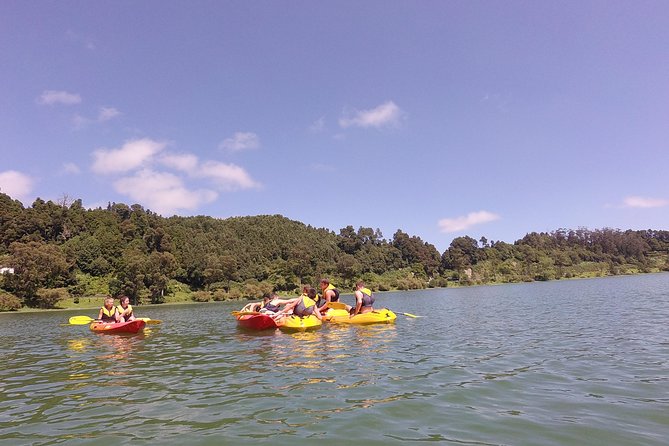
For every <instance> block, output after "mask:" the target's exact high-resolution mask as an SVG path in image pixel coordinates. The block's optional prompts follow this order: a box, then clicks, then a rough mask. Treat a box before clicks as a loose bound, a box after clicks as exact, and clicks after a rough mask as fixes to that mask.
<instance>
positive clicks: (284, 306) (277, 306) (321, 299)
mask: <svg viewBox="0 0 669 446" xmlns="http://www.w3.org/2000/svg"><path fill="white" fill-rule="evenodd" d="M319 287H320V289H321V292H320V293H318V292H317V291H316V289H315V288H314V287H312V286H309V285H307V286H305V287H303V288H302V294H301V295H300V296H298V297H295V298H292V299H282V298H280V297H279V296H278V295H277V294H276V293H270V294H267V295H265V296H264V297H263V300H262V302H252V303H249V304H247V305H246V306H245V307H244V308H242V311H253V312H260V313H265V314H268V315H270V316H272V317H274V318H275V319H278V318H281V317H283V316H286V315H289V314H294V315H296V316H300V317H304V316H310V315H314V316H316V317H317V318H318V319H322V318H323V314H324V313H325V312H326V311H327V310H328V309H330V308H333V306H332V304H333V303H335V302H339V290H338V289H337V288H336V287H335V286H334V285H332V284H331V283H330V281H329V280H328V279H321V281H320V282H319ZM354 295H355V305H353V306H351V305H346V304H343V303H340V304H339V308H345V309H346V310H347V311H348V312H349V314H350V315H351V317H353V316H355V315H356V314H362V313H368V312H370V311H374V307H373V304H374V295H373V294H372V291H371V290H370V289H369V288H367V287H365V283H364V282H362V281H359V282H357V283H356V284H355V292H354Z"/></svg>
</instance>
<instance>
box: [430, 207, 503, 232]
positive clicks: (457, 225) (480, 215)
mask: <svg viewBox="0 0 669 446" xmlns="http://www.w3.org/2000/svg"><path fill="white" fill-rule="evenodd" d="M499 219H500V216H499V215H497V214H493V213H492V212H488V211H478V212H470V213H469V214H467V215H465V216H461V217H456V218H444V219H441V220H439V223H438V224H439V229H440V231H441V232H459V231H464V230H465V229H469V228H470V227H472V226H475V225H480V224H482V223H488V222H490V221H495V220H499Z"/></svg>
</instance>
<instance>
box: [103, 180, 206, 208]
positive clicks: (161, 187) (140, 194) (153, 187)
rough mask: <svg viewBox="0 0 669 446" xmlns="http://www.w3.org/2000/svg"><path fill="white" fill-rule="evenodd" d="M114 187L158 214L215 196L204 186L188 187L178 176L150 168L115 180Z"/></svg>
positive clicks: (198, 204)
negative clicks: (198, 187) (200, 187)
mask: <svg viewBox="0 0 669 446" xmlns="http://www.w3.org/2000/svg"><path fill="white" fill-rule="evenodd" d="M114 188H115V189H116V191H117V192H119V193H121V194H124V195H127V196H129V197H130V198H132V199H133V200H136V201H137V202H138V203H141V204H142V205H143V206H145V207H147V208H149V209H151V210H152V211H155V212H157V213H159V214H162V215H171V214H174V213H175V212H176V211H177V210H179V209H186V210H193V209H197V208H198V207H199V206H200V205H202V204H204V203H210V202H212V201H214V200H215V199H216V198H217V197H218V194H217V193H216V192H215V191H212V190H208V189H198V190H189V189H187V188H186V187H185V186H184V184H183V181H182V180H181V178H179V177H178V176H176V175H174V174H171V173H167V172H155V171H152V170H150V169H143V170H140V171H139V172H137V173H136V174H135V175H134V176H131V177H126V178H121V179H119V180H117V181H115V182H114Z"/></svg>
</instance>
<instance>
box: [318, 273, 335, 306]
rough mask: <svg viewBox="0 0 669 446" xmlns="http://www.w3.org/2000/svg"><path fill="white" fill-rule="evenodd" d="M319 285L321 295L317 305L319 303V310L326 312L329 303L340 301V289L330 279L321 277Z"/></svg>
mask: <svg viewBox="0 0 669 446" xmlns="http://www.w3.org/2000/svg"><path fill="white" fill-rule="evenodd" d="M319 286H320V288H321V295H320V297H319V299H318V301H317V304H316V305H318V311H320V312H321V313H324V312H326V311H327V310H328V308H329V307H328V303H330V302H339V290H338V289H337V288H336V287H335V286H334V285H332V284H331V283H330V281H329V280H328V279H321V281H320V283H319Z"/></svg>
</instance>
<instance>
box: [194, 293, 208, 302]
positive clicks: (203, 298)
mask: <svg viewBox="0 0 669 446" xmlns="http://www.w3.org/2000/svg"><path fill="white" fill-rule="evenodd" d="M191 299H193V300H194V301H195V302H209V299H211V293H210V292H209V291H196V292H194V293H193V295H192V296H191Z"/></svg>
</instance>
